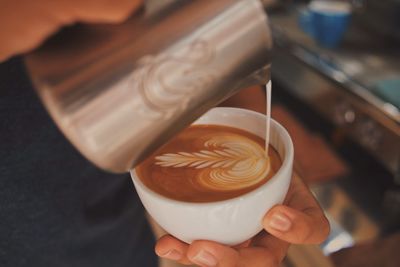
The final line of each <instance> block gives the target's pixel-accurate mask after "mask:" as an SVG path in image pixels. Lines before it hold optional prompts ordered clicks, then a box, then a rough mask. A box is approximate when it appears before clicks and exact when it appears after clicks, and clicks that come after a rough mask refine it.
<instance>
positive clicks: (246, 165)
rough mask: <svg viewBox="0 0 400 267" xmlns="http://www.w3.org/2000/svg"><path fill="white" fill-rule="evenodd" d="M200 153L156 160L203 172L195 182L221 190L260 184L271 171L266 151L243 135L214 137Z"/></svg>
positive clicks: (165, 156)
mask: <svg viewBox="0 0 400 267" xmlns="http://www.w3.org/2000/svg"><path fill="white" fill-rule="evenodd" d="M204 148H205V149H204V150H200V151H198V152H191V153H189V152H178V153H167V154H163V155H161V156H157V157H156V160H157V162H156V164H157V165H160V166H162V167H173V168H183V167H190V168H195V169H202V170H201V171H200V172H198V173H197V175H196V176H195V177H191V179H193V182H194V183H199V184H200V185H201V186H203V187H208V188H211V189H218V190H232V189H239V188H245V187H249V186H251V185H255V184H257V183H259V182H260V181H261V180H262V179H264V177H266V176H267V174H268V172H269V170H270V164H269V160H268V158H267V157H266V155H265V152H264V150H263V148H262V147H261V146H260V145H259V144H257V143H256V142H254V141H252V140H251V139H248V138H246V137H243V136H241V135H236V134H230V135H220V136H216V137H211V139H209V140H207V141H206V142H205V143H204Z"/></svg>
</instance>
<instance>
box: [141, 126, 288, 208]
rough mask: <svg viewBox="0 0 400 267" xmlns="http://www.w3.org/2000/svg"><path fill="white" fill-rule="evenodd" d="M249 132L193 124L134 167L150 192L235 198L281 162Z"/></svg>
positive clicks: (196, 197)
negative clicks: (266, 150)
mask: <svg viewBox="0 0 400 267" xmlns="http://www.w3.org/2000/svg"><path fill="white" fill-rule="evenodd" d="M264 147H265V141H264V139H262V138H261V137H259V136H257V135H255V134H252V133H250V132H247V131H244V130H241V129H238V128H233V127H228V126H221V125H192V126H190V127H189V128H186V129H185V130H183V131H182V132H181V133H180V134H178V135H177V136H176V137H174V138H173V139H172V140H171V141H169V142H168V143H167V144H165V145H164V146H162V147H161V148H159V149H158V150H157V151H156V152H154V153H153V154H152V155H151V156H150V157H148V158H147V159H146V160H145V161H143V162H142V163H141V164H139V165H138V166H137V167H136V172H137V175H138V177H139V178H140V180H141V181H142V182H143V183H144V184H145V185H146V186H147V187H148V188H150V189H151V190H153V191H155V192H157V193H159V194H161V195H163V196H165V197H168V198H171V199H176V200H180V201H186V202H212V201H220V200H226V199H229V198H233V197H236V196H240V195H242V194H245V193H247V192H250V191H252V190H254V189H255V188H257V187H259V186H261V185H263V184H264V183H266V182H267V181H268V180H269V179H270V178H271V177H272V176H273V175H274V174H275V173H276V172H277V171H278V169H279V168H280V166H281V164H282V162H281V159H280V157H279V154H278V153H277V152H276V150H275V149H274V148H273V147H272V146H270V147H269V149H268V150H269V152H268V154H269V157H266V155H265V150H264Z"/></svg>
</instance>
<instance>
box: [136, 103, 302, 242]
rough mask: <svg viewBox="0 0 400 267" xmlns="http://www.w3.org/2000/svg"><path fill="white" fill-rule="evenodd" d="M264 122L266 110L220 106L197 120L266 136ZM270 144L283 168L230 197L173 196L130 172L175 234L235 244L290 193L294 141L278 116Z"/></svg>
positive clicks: (149, 204)
mask: <svg viewBox="0 0 400 267" xmlns="http://www.w3.org/2000/svg"><path fill="white" fill-rule="evenodd" d="M265 123H266V118H265V115H263V114H260V113H257V112H253V111H249V110H245V109H238V108H221V107H219V108H213V109H211V110H210V111H208V112H207V113H205V114H204V115H203V116H202V117H200V118H199V119H198V120H197V121H195V122H194V123H193V124H214V125H222V126H230V127H235V128H239V129H242V130H246V131H248V132H251V133H253V134H255V135H257V136H260V137H262V138H265ZM270 145H272V146H273V147H274V148H275V150H276V151H277V152H278V154H279V156H280V158H281V160H282V165H281V167H280V169H279V170H278V171H277V172H276V173H275V175H274V176H273V177H272V178H271V179H270V180H268V181H267V182H266V183H265V184H263V185H261V186H259V187H257V188H256V189H254V190H253V191H250V192H248V193H246V194H243V195H240V196H237V197H234V198H230V199H227V200H222V201H215V202H206V203H195V202H184V201H179V200H174V199H170V198H167V197H165V196H163V195H160V194H158V193H156V192H155V191H153V190H151V189H150V188H148V187H147V186H145V185H144V184H143V182H142V181H141V180H140V178H139V177H138V175H137V173H136V171H135V169H133V170H131V176H132V180H133V183H134V186H135V188H136V191H137V193H138V195H139V197H140V199H141V201H142V203H143V205H144V207H145V209H146V210H147V212H148V213H149V214H150V216H151V217H152V218H153V219H154V220H155V221H156V222H157V223H158V224H159V225H160V226H161V227H162V228H163V229H164V230H165V231H167V232H168V233H170V234H171V235H173V236H175V237H176V238H178V239H180V240H182V241H184V242H186V243H191V242H193V241H194V240H212V241H215V242H219V243H222V244H225V245H236V244H239V243H241V242H244V241H246V240H248V239H250V238H251V237H253V236H254V235H256V234H257V233H258V232H260V231H261V230H262V229H263V227H262V219H263V217H264V215H265V214H266V213H267V212H268V210H269V209H270V208H272V207H273V206H274V205H276V204H280V203H282V202H283V200H284V198H285V196H286V194H287V191H288V188H289V184H290V181H291V177H292V166H293V155H294V149H293V143H292V140H291V138H290V136H289V134H288V132H287V131H286V130H285V129H284V128H283V126H282V125H280V124H279V123H278V122H276V121H274V120H271V133H270Z"/></svg>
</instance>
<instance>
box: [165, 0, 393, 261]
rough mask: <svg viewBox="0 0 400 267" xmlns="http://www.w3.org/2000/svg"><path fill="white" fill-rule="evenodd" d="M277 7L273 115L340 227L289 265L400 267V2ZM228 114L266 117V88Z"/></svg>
mask: <svg viewBox="0 0 400 267" xmlns="http://www.w3.org/2000/svg"><path fill="white" fill-rule="evenodd" d="M267 1H268V2H269V6H270V7H269V8H268V11H267V12H268V14H269V17H270V24H271V27H272V29H273V35H274V53H273V57H274V58H273V61H272V83H273V87H272V88H273V89H272V91H273V98H272V99H273V106H272V116H273V118H274V119H276V120H278V121H279V122H281V123H282V124H283V125H284V126H285V127H286V128H287V129H288V131H289V132H290V134H291V136H292V138H293V141H294V144H295V171H296V172H297V173H298V174H299V175H300V176H301V177H302V178H303V179H304V180H305V181H307V183H308V184H309V185H310V187H311V188H312V191H313V193H314V194H315V196H316V197H317V199H318V201H319V202H320V204H321V206H322V207H323V209H324V210H325V212H326V214H327V216H328V218H329V220H330V223H331V227H332V231H331V234H330V236H329V238H328V240H327V241H326V242H325V243H324V244H322V245H321V246H297V245H294V246H292V247H291V248H290V250H289V253H288V256H287V258H286V260H285V262H284V266H287V267H292V266H293V267H306V266H318V267H325V266H336V267H347V266H352V267H358V266H360V267H361V266H363V267H368V266H371V267H372V266H373V267H378V266H379V267H384V266H393V267H395V266H400V253H398V248H399V247H400V231H399V230H400V111H399V110H400V49H399V47H400V1H398V0H379V1H378V0H364V1H362V0H357V1H342V3H344V5H340V4H339V5H338V4H337V3H335V4H334V6H330V7H329V6H328V7H326V6H322V7H321V6H320V5H319V3H317V4H315V3H310V2H309V1H296V0H280V1H278V0H277V1H273V0H267ZM314 2H315V1H314ZM319 2H320V1H319ZM326 2H329V1H326ZM336 2H337V1H336ZM221 106H236V107H243V108H249V109H253V110H256V111H258V112H265V92H264V89H263V88H261V87H252V88H249V89H247V90H243V91H241V92H240V93H239V94H237V95H235V96H234V97H232V98H231V99H229V100H227V101H226V102H224V103H223V104H222V105H221ZM164 264H166V263H164ZM165 266H167V265H165Z"/></svg>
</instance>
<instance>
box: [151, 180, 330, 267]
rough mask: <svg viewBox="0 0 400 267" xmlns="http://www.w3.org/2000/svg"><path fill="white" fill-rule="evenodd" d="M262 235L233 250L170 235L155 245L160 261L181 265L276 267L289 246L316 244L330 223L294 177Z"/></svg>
mask: <svg viewBox="0 0 400 267" xmlns="http://www.w3.org/2000/svg"><path fill="white" fill-rule="evenodd" d="M263 226H264V229H265V230H266V231H267V232H268V233H267V232H266V231H262V232H261V233H259V234H258V235H257V236H255V237H254V238H252V239H251V240H248V241H247V242H244V243H243V244H240V245H238V246H236V247H228V246H224V245H221V244H218V243H216V242H212V241H205V240H199V241H194V242H193V243H192V244H191V245H188V244H186V243H184V242H182V241H180V240H178V239H176V238H174V237H172V236H170V235H166V236H163V237H161V238H160V239H159V240H158V242H157V245H156V248H155V250H156V253H157V255H159V256H160V257H164V258H167V259H170V260H175V261H178V262H180V263H182V264H197V265H200V266H207V267H209V266H210V267H211V266H218V267H234V266H244V267H247V266H249V267H257V266H265V267H278V266H279V265H280V262H281V261H282V260H283V258H284V257H285V255H286V251H287V249H288V247H289V244H290V243H293V244H317V243H321V242H323V241H324V240H325V239H326V238H327V236H328V234H329V231H330V227H329V223H328V220H327V219H326V217H325V216H324V213H323V211H322V210H321V208H320V207H319V205H318V203H317V201H316V200H315V198H314V197H313V195H312V194H311V192H310V191H309V190H308V188H307V186H306V185H305V184H304V183H303V182H302V181H301V179H300V178H299V177H298V176H296V175H294V176H293V179H292V182H291V184H290V187H289V191H288V194H287V196H286V199H285V202H284V205H276V206H274V207H273V208H272V209H270V210H269V211H268V213H267V214H266V215H265V217H264V219H263Z"/></svg>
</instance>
